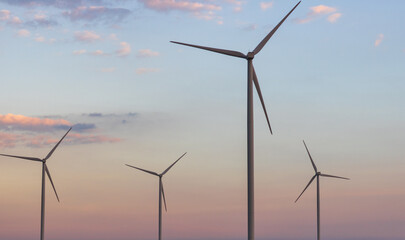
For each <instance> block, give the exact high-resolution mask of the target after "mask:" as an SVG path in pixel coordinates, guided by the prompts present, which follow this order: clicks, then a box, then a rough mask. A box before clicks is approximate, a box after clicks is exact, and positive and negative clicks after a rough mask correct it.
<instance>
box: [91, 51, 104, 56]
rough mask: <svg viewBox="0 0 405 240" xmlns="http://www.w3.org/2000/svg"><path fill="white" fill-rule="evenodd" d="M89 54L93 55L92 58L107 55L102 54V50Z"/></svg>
mask: <svg viewBox="0 0 405 240" xmlns="http://www.w3.org/2000/svg"><path fill="white" fill-rule="evenodd" d="M90 54H91V55H93V56H104V55H107V54H106V53H104V52H103V51H102V50H96V51H94V52H91V53H90Z"/></svg>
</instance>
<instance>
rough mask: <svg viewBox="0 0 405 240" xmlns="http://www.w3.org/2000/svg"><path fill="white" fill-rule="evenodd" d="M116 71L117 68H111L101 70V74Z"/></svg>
mask: <svg viewBox="0 0 405 240" xmlns="http://www.w3.org/2000/svg"><path fill="white" fill-rule="evenodd" d="M115 70H116V68H115V67H109V68H102V69H100V71H101V72H105V73H110V72H115Z"/></svg>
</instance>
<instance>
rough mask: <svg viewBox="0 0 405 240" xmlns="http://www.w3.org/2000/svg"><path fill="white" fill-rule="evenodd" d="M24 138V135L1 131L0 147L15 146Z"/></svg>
mask: <svg viewBox="0 0 405 240" xmlns="http://www.w3.org/2000/svg"><path fill="white" fill-rule="evenodd" d="M22 139H23V136H22V135H19V134H12V133H3V132H0V148H13V147H15V145H16V144H17V143H18V142H20V141H21V140H22Z"/></svg>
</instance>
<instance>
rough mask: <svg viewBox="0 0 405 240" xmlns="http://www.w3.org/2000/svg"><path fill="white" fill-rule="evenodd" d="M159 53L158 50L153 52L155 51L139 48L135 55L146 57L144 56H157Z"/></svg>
mask: <svg viewBox="0 0 405 240" xmlns="http://www.w3.org/2000/svg"><path fill="white" fill-rule="evenodd" d="M159 55H160V53H159V52H155V51H152V50H150V49H141V50H139V51H138V55H137V56H138V57H143V58H146V57H157V56H159Z"/></svg>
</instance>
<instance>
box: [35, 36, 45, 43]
mask: <svg viewBox="0 0 405 240" xmlns="http://www.w3.org/2000/svg"><path fill="white" fill-rule="evenodd" d="M35 41H36V42H45V38H44V37H43V36H38V37H36V38H35Z"/></svg>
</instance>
